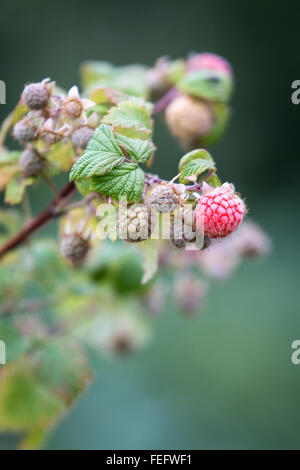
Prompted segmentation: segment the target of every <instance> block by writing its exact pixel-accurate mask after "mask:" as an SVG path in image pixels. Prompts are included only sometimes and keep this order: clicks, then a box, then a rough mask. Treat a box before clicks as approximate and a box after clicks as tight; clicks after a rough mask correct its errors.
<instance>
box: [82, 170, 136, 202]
mask: <svg viewBox="0 0 300 470" xmlns="http://www.w3.org/2000/svg"><path fill="white" fill-rule="evenodd" d="M144 179H145V175H144V172H143V170H141V168H139V166H138V165H137V164H135V163H127V162H124V163H122V164H121V165H119V166H118V167H116V168H113V169H112V170H111V171H109V172H107V173H106V174H105V175H103V176H93V178H92V184H91V190H92V191H96V192H99V193H102V194H103V195H104V196H111V197H112V198H113V199H115V200H118V199H120V198H121V197H126V198H127V201H128V202H138V201H140V199H141V197H142V192H143V188H144Z"/></svg>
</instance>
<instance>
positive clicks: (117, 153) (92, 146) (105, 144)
mask: <svg viewBox="0 0 300 470" xmlns="http://www.w3.org/2000/svg"><path fill="white" fill-rule="evenodd" d="M123 160H124V155H123V153H122V151H121V149H120V147H119V146H118V144H117V142H116V140H115V138H114V136H113V132H112V129H111V127H110V126H106V125H104V124H101V125H100V126H99V127H98V128H97V129H96V130H95V132H94V135H93V137H92V138H91V140H90V141H89V143H88V146H87V148H86V150H85V152H84V154H83V155H82V156H81V157H80V158H79V159H78V160H77V162H76V163H75V164H74V165H73V167H72V170H71V172H70V181H73V180H75V179H76V180H82V179H85V178H89V177H91V176H93V175H103V174H104V173H106V172H108V171H110V170H112V169H113V168H114V167H115V166H117V165H119V164H120V163H122V162H123Z"/></svg>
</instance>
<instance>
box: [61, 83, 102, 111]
mask: <svg viewBox="0 0 300 470" xmlns="http://www.w3.org/2000/svg"><path fill="white" fill-rule="evenodd" d="M93 106H95V103H94V102H93V101H91V100H88V99H85V98H80V95H79V91H78V88H77V86H73V87H72V88H71V89H70V90H69V92H68V96H67V97H66V98H65V99H64V100H63V102H62V105H61V109H62V113H63V114H64V115H65V116H66V117H69V118H71V119H77V118H79V117H80V116H81V113H82V112H83V111H85V110H86V109H89V108H92V107H93Z"/></svg>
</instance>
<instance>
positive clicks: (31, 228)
mask: <svg viewBox="0 0 300 470" xmlns="http://www.w3.org/2000/svg"><path fill="white" fill-rule="evenodd" d="M177 93H178V92H177V90H176V88H171V89H170V90H169V91H168V92H167V93H166V94H165V95H164V96H163V97H162V98H161V99H160V100H158V101H157V102H156V104H155V105H154V108H153V113H152V114H153V115H155V114H158V113H160V112H161V111H163V110H165V109H166V107H167V106H168V105H169V104H170V103H171V101H172V100H173V99H174V98H175V97H176V95H177ZM0 138H1V135H0ZM146 176H147V179H148V184H149V183H150V181H151V183H153V182H161V181H162V180H161V179H159V178H158V177H155V176H152V175H151V176H150V175H146ZM149 180H150V181H149ZM47 182H48V183H49V181H47ZM191 188H192V189H199V188H198V187H197V188H196V187H195V185H194V186H191ZM75 190H76V187H75V185H74V183H68V184H67V185H66V186H65V187H64V188H63V189H62V190H61V191H60V192H59V193H58V194H57V195H56V197H55V198H54V199H53V200H52V201H51V202H50V204H49V205H48V206H47V207H46V209H44V210H43V211H42V212H41V213H40V214H38V215H37V216H36V217H35V218H33V219H32V220H29V222H27V223H26V224H25V225H24V227H23V228H22V229H21V230H20V231H19V232H18V233H17V234H16V235H14V236H13V237H11V238H10V239H9V240H8V241H7V242H6V243H5V244H4V245H3V246H2V247H0V259H1V258H2V257H3V256H4V255H6V254H7V253H9V252H10V251H11V250H13V249H14V248H17V247H18V246H19V245H21V244H22V243H23V242H24V241H25V240H27V238H29V237H30V235H32V234H33V233H34V232H35V231H36V230H38V229H40V228H41V227H42V226H44V225H45V224H46V223H47V222H49V221H50V220H52V219H54V218H56V217H59V216H60V215H62V214H63V213H64V211H60V210H59V208H60V206H61V205H62V204H63V203H65V202H67V201H68V200H69V199H70V198H71V197H72V195H73V194H74V192H75ZM187 190H190V188H189V187H187Z"/></svg>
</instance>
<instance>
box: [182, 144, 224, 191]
mask: <svg viewBox="0 0 300 470" xmlns="http://www.w3.org/2000/svg"><path fill="white" fill-rule="evenodd" d="M209 170H213V171H215V170H216V167H215V162H214V160H213V159H212V157H211V155H210V153H208V152H207V150H204V149H195V150H192V151H191V152H188V153H187V154H186V155H184V156H183V157H182V158H181V160H180V162H179V171H180V177H179V181H180V183H188V182H189V180H188V179H187V177H191V176H196V177H197V178H198V177H199V176H201V175H203V176H204V174H206V173H207V171H209Z"/></svg>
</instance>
